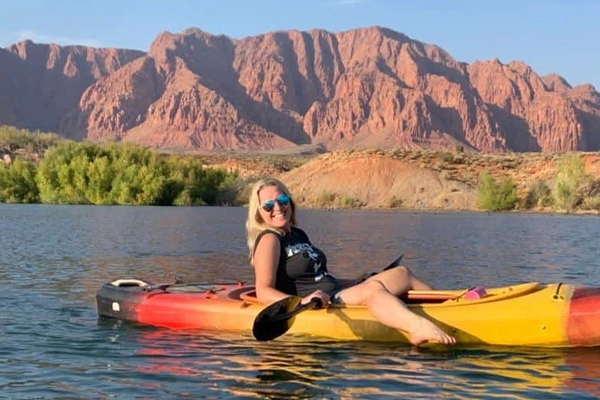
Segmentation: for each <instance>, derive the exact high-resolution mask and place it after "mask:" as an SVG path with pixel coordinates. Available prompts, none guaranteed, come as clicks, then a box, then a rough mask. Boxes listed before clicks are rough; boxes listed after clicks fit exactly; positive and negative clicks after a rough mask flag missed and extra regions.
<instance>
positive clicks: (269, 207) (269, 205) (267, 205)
mask: <svg viewBox="0 0 600 400" xmlns="http://www.w3.org/2000/svg"><path fill="white" fill-rule="evenodd" d="M275 202H277V204H279V205H280V206H281V207H285V206H287V205H288V204H290V196H288V195H287V194H280V195H279V196H277V198H276V199H275V200H267V201H265V202H264V203H263V204H262V209H263V210H265V211H266V212H271V211H273V207H275Z"/></svg>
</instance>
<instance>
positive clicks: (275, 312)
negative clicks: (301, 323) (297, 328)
mask: <svg viewBox="0 0 600 400" xmlns="http://www.w3.org/2000/svg"><path fill="white" fill-rule="evenodd" d="M301 301H302V298H301V297H297V296H290V297H286V298H285V299H281V300H279V301H276V302H275V303H273V304H271V305H269V306H268V307H266V308H265V309H264V310H262V311H261V312H260V313H259V314H258V315H257V316H256V318H255V319H254V326H253V327H252V333H253V334H254V337H255V338H256V340H260V341H266V340H273V339H275V338H276V337H279V336H281V335H283V334H284V333H286V332H287V331H288V330H289V329H290V328H291V326H292V324H293V323H294V316H295V315H296V313H293V314H292V311H294V310H296V309H297V308H298V305H299V304H300V302H301ZM286 315H289V317H287V318H286Z"/></svg>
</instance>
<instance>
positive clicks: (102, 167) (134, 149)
mask: <svg viewBox="0 0 600 400" xmlns="http://www.w3.org/2000/svg"><path fill="white" fill-rule="evenodd" d="M0 146H2V147H0V148H1V149H3V152H4V155H3V159H4V162H3V163H1V164H0V202H4V203H45V204H97V205H162V206H169V205H186V206H200V205H236V204H237V203H238V201H237V198H236V196H237V192H238V185H239V184H240V182H241V181H240V180H239V179H238V176H237V173H235V172H227V171H226V170H225V169H223V168H206V167H204V166H203V165H202V162H201V160H200V159H199V158H197V157H181V156H177V155H164V154H160V153H158V152H156V151H152V150H150V149H147V148H143V147H140V146H136V145H133V144H115V143H112V144H106V145H99V144H95V143H89V142H81V143H78V142H72V141H66V140H59V139H57V138H55V137H53V136H52V135H49V134H37V133H31V132H27V131H16V130H14V129H10V128H2V130H1V131H0ZM7 150H8V151H7ZM9 152H10V153H9ZM41 152H43V156H40V153H41Z"/></svg>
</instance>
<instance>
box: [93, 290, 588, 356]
mask: <svg viewBox="0 0 600 400" xmlns="http://www.w3.org/2000/svg"><path fill="white" fill-rule="evenodd" d="M115 282H125V280H121V281H115ZM115 282H112V283H108V284H106V285H104V286H103V287H102V288H101V289H100V291H99V292H98V295H97V298H96V299H97V309H98V314H99V316H101V317H112V318H120V319H125V320H131V321H136V322H139V323H142V324H149V325H155V326H163V327H168V328H173V329H210V330H221V331H239V332H250V331H251V330H252V325H253V322H254V319H255V318H256V316H257V315H258V313H259V312H260V311H261V310H263V309H264V308H265V305H262V304H259V303H257V302H256V300H255V298H254V297H253V289H254V288H253V287H252V286H246V285H243V284H237V285H203V286H200V285H196V286H194V285H192V284H190V285H154V286H153V285H150V284H147V283H145V282H142V283H140V284H139V285H138V284H126V285H121V284H115ZM136 282H141V281H136ZM195 288H196V289H197V290H196V289H195ZM465 293H466V291H464V290H449V291H428V292H423V291H421V292H418V291H411V292H409V294H408V296H406V297H405V298H404V299H403V300H404V301H405V302H406V303H407V306H408V307H409V308H410V309H411V310H412V311H414V312H415V313H417V314H419V315H422V316H423V317H425V318H427V319H429V320H431V321H433V322H434V323H436V324H437V325H438V326H439V327H441V328H442V329H443V330H444V331H446V332H448V333H450V334H451V335H453V336H454V337H455V338H456V339H457V343H458V344H461V345H481V344H486V345H502V346H536V347H537V346H542V347H575V346H598V345H600V288H586V287H577V286H573V285H567V284H561V283H555V284H547V285H545V284H539V283H536V282H531V283H524V284H519V285H513V286H505V287H498V288H488V289H486V290H485V295H483V296H482V297H481V298H468V297H467V296H464V294H465ZM288 334H296V335H305V336H310V337H313V338H321V339H326V340H344V341H351V340H361V341H377V342H397V343H405V344H409V341H408V336H407V334H406V333H405V332H403V331H399V330H395V329H392V328H389V327H386V326H384V325H382V324H381V323H379V322H377V321H376V320H374V318H373V317H372V316H371V314H370V313H369V311H368V309H367V308H366V307H362V306H338V305H331V306H329V307H328V308H326V309H318V310H306V311H304V312H302V313H300V314H298V315H297V316H296V317H295V320H294V323H293V324H292V326H291V329H290V330H289V332H288Z"/></svg>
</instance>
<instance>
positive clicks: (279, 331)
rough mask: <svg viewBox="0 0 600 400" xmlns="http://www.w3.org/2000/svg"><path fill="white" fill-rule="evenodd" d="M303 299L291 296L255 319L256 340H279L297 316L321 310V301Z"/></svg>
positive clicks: (395, 261)
mask: <svg viewBox="0 0 600 400" xmlns="http://www.w3.org/2000/svg"><path fill="white" fill-rule="evenodd" d="M403 256H404V254H401V255H400V257H398V258H397V259H395V260H394V261H393V262H392V263H391V264H390V265H388V266H387V267H385V268H384V269H383V270H384V271H385V270H387V269H390V268H394V267H397V266H398V265H400V261H401V260H402V257H403ZM301 301H302V298H301V297H298V296H290V297H286V298H284V299H281V300H279V301H276V302H275V303H273V304H271V305H269V306H267V307H266V308H264V309H263V310H262V311H261V312H260V313H259V314H258V315H257V316H256V318H255V319H254V325H253V326H252V334H254V337H255V338H256V340H260V341H267V340H273V339H275V338H278V337H279V336H281V335H283V334H284V333H286V332H287V331H288V330H289V329H290V328H291V327H292V325H293V324H294V320H295V317H296V315H298V314H299V313H301V312H302V311H305V310H309V309H311V308H321V307H322V306H323V304H322V303H321V299H318V298H314V299H312V300H311V301H309V302H308V303H306V304H300V302H301Z"/></svg>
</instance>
